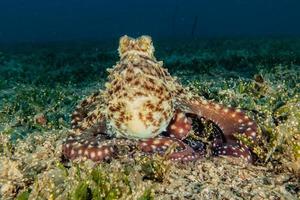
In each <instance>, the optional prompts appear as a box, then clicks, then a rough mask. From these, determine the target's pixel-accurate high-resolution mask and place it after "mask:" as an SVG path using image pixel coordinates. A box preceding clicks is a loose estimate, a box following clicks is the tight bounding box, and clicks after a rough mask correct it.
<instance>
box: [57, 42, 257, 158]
mask: <svg viewBox="0 0 300 200" xmlns="http://www.w3.org/2000/svg"><path fill="white" fill-rule="evenodd" d="M119 55H120V61H119V62H117V63H116V65H115V66H113V68H111V69H108V72H109V76H108V81H107V83H106V84H105V86H106V88H105V90H103V91H100V92H96V93H95V94H93V95H91V96H89V97H87V98H86V99H85V100H83V101H82V102H81V104H79V105H78V106H77V107H76V109H75V111H74V113H73V114H72V122H71V123H72V130H70V134H69V136H68V137H67V138H66V139H65V140H64V142H63V146H62V151H63V155H64V156H65V157H66V158H68V159H71V160H73V159H76V158H79V157H84V158H87V159H91V160H92V161H95V162H101V161H103V160H106V159H110V158H112V157H114V156H115V155H116V153H117V150H116V149H117V147H118V145H120V142H118V141H117V140H116V138H125V139H127V140H133V141H135V143H134V144H136V147H137V148H139V149H140V150H141V151H143V152H145V153H147V154H152V153H156V152H158V153H162V154H163V153H165V152H166V150H167V149H168V148H169V147H170V146H172V145H173V146H174V145H175V146H176V149H175V151H173V152H171V153H170V154H168V155H167V158H169V159H171V160H174V161H191V160H195V159H198V158H201V157H203V155H204V154H205V148H198V149H196V150H195V149H194V148H193V147H191V146H189V145H188V144H187V143H186V142H184V139H185V138H187V137H188V136H189V134H190V132H191V129H192V120H191V119H190V118H189V117H187V116H188V114H193V115H195V116H197V117H199V118H200V117H201V118H205V119H206V120H210V121H212V122H213V123H214V124H215V125H217V126H218V127H219V128H220V130H221V131H222V134H223V138H224V140H222V139H220V138H214V139H213V141H212V147H211V148H212V149H211V150H212V152H213V155H215V156H218V155H226V156H233V157H238V158H242V159H243V160H245V161H247V162H249V163H252V162H253V153H252V152H251V150H250V149H249V147H248V146H247V145H246V144H243V143H242V142H241V141H240V140H238V139H237V137H235V135H236V134H240V135H243V136H245V137H247V138H249V139H250V141H252V142H256V141H257V131H258V127H257V124H256V123H255V122H254V121H253V120H252V119H250V118H249V117H248V116H247V115H246V114H245V113H244V112H243V111H242V110H240V109H234V108H228V107H225V106H222V105H220V104H217V103H215V102H212V101H207V100H204V99H203V98H202V97H200V96H197V95H195V94H191V92H190V91H188V90H187V89H185V88H183V86H182V85H180V83H178V81H177V79H176V78H173V77H172V76H171V75H170V74H169V72H168V71H167V69H165V68H163V63H162V62H161V61H157V60H156V58H155V57H154V46H153V44H152V39H151V38H150V37H149V36H141V37H139V38H137V39H134V38H131V37H128V36H123V37H121V39H120V44H119ZM162 133H164V134H162ZM106 136H107V137H106ZM112 138H114V139H112Z"/></svg>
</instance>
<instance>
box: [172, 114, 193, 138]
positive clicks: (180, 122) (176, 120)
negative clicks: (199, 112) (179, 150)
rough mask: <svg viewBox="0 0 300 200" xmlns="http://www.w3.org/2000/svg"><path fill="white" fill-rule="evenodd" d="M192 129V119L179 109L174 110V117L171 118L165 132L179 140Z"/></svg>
mask: <svg viewBox="0 0 300 200" xmlns="http://www.w3.org/2000/svg"><path fill="white" fill-rule="evenodd" d="M191 129H192V121H191V120H190V119H189V118H188V117H186V116H185V114H184V113H183V112H181V111H180V110H176V111H175V114H174V117H173V118H172V120H171V122H170V124H169V126H168V127H167V132H168V134H169V136H170V137H175V138H177V139H179V140H183V139H185V138H186V137H187V136H188V134H189V132H190V130H191Z"/></svg>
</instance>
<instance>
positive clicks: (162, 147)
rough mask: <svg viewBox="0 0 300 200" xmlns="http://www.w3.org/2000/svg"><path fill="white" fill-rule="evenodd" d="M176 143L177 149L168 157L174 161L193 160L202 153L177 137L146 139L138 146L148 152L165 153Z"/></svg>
mask: <svg viewBox="0 0 300 200" xmlns="http://www.w3.org/2000/svg"><path fill="white" fill-rule="evenodd" d="M172 145H176V147H179V148H180V150H176V151H174V152H171V153H170V154H169V155H167V158H168V159H170V160H174V161H191V160H195V159H197V158H199V157H201V156H202V155H201V154H200V153H196V152H195V151H194V150H193V149H192V148H191V147H190V146H188V145H187V144H185V143H184V142H182V141H181V140H178V139H176V138H168V137H161V138H155V139H144V140H141V141H140V142H139V143H138V147H139V148H140V149H141V150H142V151H143V152H146V153H162V154H163V153H164V152H165V151H166V150H167V149H168V148H169V147H170V146H172Z"/></svg>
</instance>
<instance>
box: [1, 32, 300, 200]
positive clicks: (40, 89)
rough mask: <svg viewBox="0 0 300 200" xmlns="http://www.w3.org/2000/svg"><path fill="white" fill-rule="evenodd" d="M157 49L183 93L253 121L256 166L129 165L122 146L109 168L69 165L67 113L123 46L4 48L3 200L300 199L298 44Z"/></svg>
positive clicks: (276, 41)
mask: <svg viewBox="0 0 300 200" xmlns="http://www.w3.org/2000/svg"><path fill="white" fill-rule="evenodd" d="M116 41H117V40H116ZM154 46H155V47H156V57H157V58H158V59H159V60H163V61H164V66H165V67H166V68H168V69H169V71H170V73H171V74H172V75H174V76H177V77H178V78H179V80H180V81H181V82H182V83H183V84H184V85H185V86H187V87H190V88H191V90H193V91H194V92H196V93H198V94H199V95H201V96H203V97H205V98H206V99H213V100H215V101H217V102H220V103H222V104H224V105H232V106H234V107H239V108H242V109H244V110H245V111H246V112H247V114H248V115H250V116H251V117H252V118H253V119H255V121H257V123H258V125H259V127H260V133H259V134H260V143H259V144H253V145H252V148H253V151H254V152H255V153H256V154H257V162H256V163H255V164H254V165H249V164H246V163H242V162H239V160H238V159H234V158H228V157H211V156H207V157H205V158H202V159H199V160H196V161H193V162H187V163H174V162H171V161H168V160H166V159H165V158H164V157H161V156H159V155H154V156H153V157H147V156H145V155H142V154H139V152H135V154H136V156H134V158H132V157H129V156H128V154H126V153H128V151H131V150H130V149H126V148H125V149H124V151H123V152H124V153H123V154H122V155H120V156H118V157H117V158H116V159H112V160H111V161H109V162H103V163H100V164H95V163H92V162H91V161H83V160H78V161H75V162H72V163H71V162H67V161H66V160H63V159H62V155H61V145H62V140H63V139H64V138H65V137H66V136H67V134H68V129H69V128H70V114H71V113H72V111H73V110H74V108H75V106H76V104H78V102H79V101H80V100H81V99H83V98H84V97H85V96H88V95H90V94H91V93H92V92H94V91H97V90H99V89H101V88H103V87H104V83H105V81H106V77H107V72H106V69H107V68H109V67H111V66H112V65H114V63H115V62H116V61H118V55H117V42H111V43H108V42H106V43H104V42H80V43H79V42H70V43H56V44H53V43H52V44H39V45H31V44H23V45H16V46H7V47H4V48H2V50H1V52H0V137H1V138H0V156H1V158H0V197H1V199H20V200H21V199H22V200H25V199H140V200H142V199H143V200H144V199H300V38H268V39H266V38H244V39H205V40H204V39H203V40H200V39H199V40H198V39H194V40H191V41H186V40H174V41H166V40H161V41H159V40H155V38H154ZM245 142H247V141H245Z"/></svg>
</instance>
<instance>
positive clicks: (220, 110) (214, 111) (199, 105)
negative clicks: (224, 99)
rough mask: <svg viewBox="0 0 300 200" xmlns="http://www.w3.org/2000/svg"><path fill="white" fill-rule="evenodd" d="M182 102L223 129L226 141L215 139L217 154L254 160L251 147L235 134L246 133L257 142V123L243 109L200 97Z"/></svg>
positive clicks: (186, 108)
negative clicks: (239, 139)
mask: <svg viewBox="0 0 300 200" xmlns="http://www.w3.org/2000/svg"><path fill="white" fill-rule="evenodd" d="M181 103H182V104H181V105H182V106H183V107H184V108H185V111H187V112H189V113H193V114H196V115H198V116H201V117H204V118H206V119H208V120H211V121H212V122H214V123H215V124H216V125H217V126H218V127H219V128H220V129H221V130H222V132H223V134H224V137H225V139H226V143H225V144H223V143H222V142H220V140H215V143H214V144H213V146H214V147H215V148H214V151H215V154H216V155H231V156H234V157H243V158H245V159H246V160H247V161H249V162H252V156H251V153H250V151H249V148H248V147H247V146H246V145H244V144H242V143H241V142H240V141H238V139H237V138H236V137H235V134H242V135H245V136H246V137H248V138H249V139H250V141H253V142H255V141H256V140H257V124H256V123H255V122H254V121H253V120H252V119H250V118H249V117H248V116H247V115H246V114H245V113H244V112H243V111H242V110H240V109H234V108H228V107H225V106H222V105H220V104H217V103H214V102H210V101H206V100H203V99H200V98H196V99H193V100H188V101H187V100H183V101H182V102H181Z"/></svg>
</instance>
